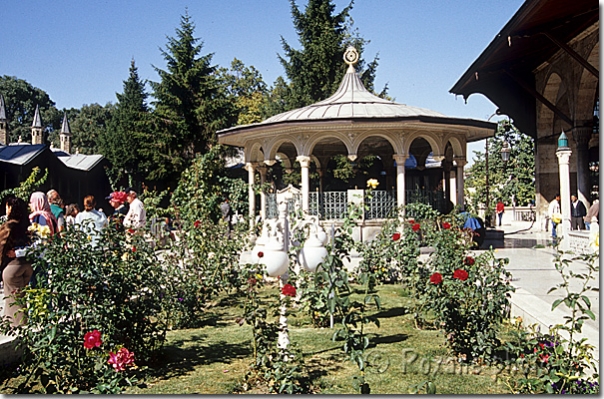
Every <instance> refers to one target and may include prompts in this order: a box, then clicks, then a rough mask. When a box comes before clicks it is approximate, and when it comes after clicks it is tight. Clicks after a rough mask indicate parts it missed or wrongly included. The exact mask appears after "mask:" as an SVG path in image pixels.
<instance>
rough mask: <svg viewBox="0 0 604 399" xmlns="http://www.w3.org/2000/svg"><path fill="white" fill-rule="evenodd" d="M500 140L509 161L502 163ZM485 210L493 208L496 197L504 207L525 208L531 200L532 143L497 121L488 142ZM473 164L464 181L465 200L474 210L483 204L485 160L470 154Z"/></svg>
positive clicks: (512, 127)
mask: <svg viewBox="0 0 604 399" xmlns="http://www.w3.org/2000/svg"><path fill="white" fill-rule="evenodd" d="M504 141H507V143H508V145H509V148H510V158H509V161H507V162H504V161H503V159H502V156H501V149H502V148H503V145H504ZM488 148H489V154H488V176H489V179H488V181H489V187H488V190H489V204H488V205H489V207H490V208H492V209H494V206H495V203H496V202H497V200H498V199H499V198H501V199H502V201H503V202H504V203H505V204H506V205H508V206H509V205H512V203H513V201H515V202H516V204H517V205H519V206H526V205H528V204H529V203H530V202H531V201H532V200H534V199H535V155H534V141H533V139H532V138H531V137H529V136H527V135H525V134H522V133H521V132H520V131H518V130H517V129H516V128H515V127H514V126H513V125H512V124H511V123H510V122H509V121H500V122H499V124H498V126H497V132H496V133H495V137H493V138H490V139H488ZM474 156H475V158H474V163H473V164H472V167H471V168H470V169H469V171H468V178H467V179H466V181H465V186H466V197H468V198H469V205H470V206H471V207H472V208H473V210H474V211H477V210H478V209H479V207H481V206H484V205H485V204H486V192H487V186H486V171H487V165H486V157H485V153H484V152H481V151H474Z"/></svg>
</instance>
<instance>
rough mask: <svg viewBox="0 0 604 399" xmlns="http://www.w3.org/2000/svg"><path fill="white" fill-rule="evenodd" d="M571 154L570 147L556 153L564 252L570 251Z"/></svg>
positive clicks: (562, 148) (561, 148) (560, 149)
mask: <svg viewBox="0 0 604 399" xmlns="http://www.w3.org/2000/svg"><path fill="white" fill-rule="evenodd" d="M570 154H572V151H571V150H570V148H568V147H559V148H558V150H557V151H556V156H557V157H558V171H559V174H560V198H561V199H560V211H561V212H562V234H561V236H562V238H563V240H562V242H561V243H560V248H561V249H562V250H565V251H566V250H568V249H570V245H569V244H570V241H569V236H568V232H569V231H570V168H569V161H570Z"/></svg>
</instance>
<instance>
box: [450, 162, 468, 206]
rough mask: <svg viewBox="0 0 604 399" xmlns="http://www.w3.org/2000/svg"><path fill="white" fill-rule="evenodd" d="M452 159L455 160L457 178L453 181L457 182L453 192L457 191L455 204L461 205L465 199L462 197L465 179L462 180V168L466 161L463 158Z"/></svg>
mask: <svg viewBox="0 0 604 399" xmlns="http://www.w3.org/2000/svg"><path fill="white" fill-rule="evenodd" d="M453 160H454V161H455V163H456V164H457V178H456V179H455V182H456V183H457V187H456V190H455V192H456V193H457V203H456V205H459V206H462V205H464V204H465V199H464V191H463V190H464V185H465V181H464V177H463V168H464V166H465V165H466V163H467V161H466V159H465V158H457V157H456V158H453Z"/></svg>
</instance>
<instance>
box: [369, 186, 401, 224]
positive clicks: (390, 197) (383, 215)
mask: <svg viewBox="0 0 604 399" xmlns="http://www.w3.org/2000/svg"><path fill="white" fill-rule="evenodd" d="M369 193H371V195H369ZM365 204H367V205H369V206H368V208H367V209H365V219H366V220H371V219H387V218H390V217H394V216H396V208H397V204H396V190H393V191H386V190H373V191H371V192H370V191H365Z"/></svg>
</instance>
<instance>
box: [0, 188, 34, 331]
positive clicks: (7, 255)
mask: <svg viewBox="0 0 604 399" xmlns="http://www.w3.org/2000/svg"><path fill="white" fill-rule="evenodd" d="M6 215H7V221H6V222H5V223H4V224H3V225H2V227H0V269H2V270H1V274H2V280H3V281H4V296H5V299H4V315H5V317H7V318H8V321H9V322H10V324H11V325H12V326H13V327H16V326H19V325H21V324H24V323H25V321H26V315H25V312H24V311H23V309H24V306H22V305H18V304H17V303H16V300H17V299H18V298H19V297H20V296H21V290H22V289H23V288H24V287H25V286H27V284H29V280H30V279H31V277H32V275H33V273H34V270H33V268H32V266H31V262H28V261H27V260H26V258H25V248H26V247H27V246H29V245H30V244H31V241H30V236H29V232H28V230H27V229H28V227H29V219H28V217H27V204H26V203H25V201H23V200H22V199H21V198H17V197H9V198H8V199H7V200H6Z"/></svg>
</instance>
